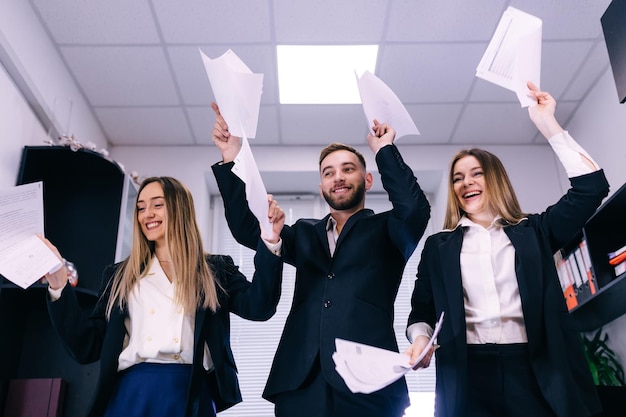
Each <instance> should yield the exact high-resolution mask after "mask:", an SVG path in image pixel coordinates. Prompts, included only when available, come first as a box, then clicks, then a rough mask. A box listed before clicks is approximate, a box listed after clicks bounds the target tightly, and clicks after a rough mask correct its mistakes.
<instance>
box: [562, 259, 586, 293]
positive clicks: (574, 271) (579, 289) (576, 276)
mask: <svg viewBox="0 0 626 417" xmlns="http://www.w3.org/2000/svg"><path fill="white" fill-rule="evenodd" d="M565 264H566V265H567V270H568V272H569V274H570V276H571V277H572V280H573V281H574V287H575V289H576V298H577V299H578V303H579V304H580V303H581V302H583V301H585V300H586V299H587V298H588V297H589V294H588V291H585V282H584V281H583V275H582V274H581V273H580V269H579V268H578V264H577V263H576V257H575V256H574V255H573V254H572V253H570V254H569V255H568V256H567V258H565ZM587 287H588V286H587Z"/></svg>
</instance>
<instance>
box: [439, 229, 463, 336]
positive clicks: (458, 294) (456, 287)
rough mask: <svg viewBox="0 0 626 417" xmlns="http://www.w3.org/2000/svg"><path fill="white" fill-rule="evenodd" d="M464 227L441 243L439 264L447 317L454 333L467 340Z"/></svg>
mask: <svg viewBox="0 0 626 417" xmlns="http://www.w3.org/2000/svg"><path fill="white" fill-rule="evenodd" d="M462 245H463V228H462V227H458V228H457V229H456V230H454V231H453V232H451V233H450V234H449V235H448V237H447V239H445V240H443V241H442V242H441V243H440V244H439V251H438V253H439V266H440V268H441V272H442V277H443V286H444V289H445V293H446V297H447V302H446V307H447V308H448V310H449V311H446V316H447V317H446V319H445V320H449V322H450V324H451V326H452V330H453V332H454V335H455V336H457V337H463V340H465V308H464V300H463V282H462V280H461V262H460V258H461V256H460V255H461V246H462Z"/></svg>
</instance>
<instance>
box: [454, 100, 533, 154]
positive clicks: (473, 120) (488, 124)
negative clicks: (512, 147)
mask: <svg viewBox="0 0 626 417" xmlns="http://www.w3.org/2000/svg"><path fill="white" fill-rule="evenodd" d="M536 133H537V129H536V128H535V125H534V124H533V123H532V122H531V121H530V119H529V117H528V110H527V109H526V108H522V107H520V104H519V102H517V103H512V104H509V103H475V104H468V105H467V106H466V107H465V108H464V110H463V113H462V114H461V117H460V119H459V124H458V127H457V130H456V132H455V133H454V136H453V138H452V143H457V144H460V145H463V146H474V145H484V144H498V145H507V144H528V143H531V142H532V140H533V139H534V137H535V134H536Z"/></svg>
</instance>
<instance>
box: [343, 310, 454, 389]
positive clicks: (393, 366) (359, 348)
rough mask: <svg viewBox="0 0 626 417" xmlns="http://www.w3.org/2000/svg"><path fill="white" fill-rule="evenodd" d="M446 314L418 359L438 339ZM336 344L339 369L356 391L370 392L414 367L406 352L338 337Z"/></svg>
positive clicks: (440, 317)
mask: <svg viewBox="0 0 626 417" xmlns="http://www.w3.org/2000/svg"><path fill="white" fill-rule="evenodd" d="M443 317H444V313H443V312H442V313H441V315H440V316H439V320H438V321H437V324H436V325H435V329H434V331H433V336H432V337H431V338H430V340H429V342H428V344H427V345H426V347H425V348H424V350H423V351H422V354H421V355H420V356H419V358H418V360H417V361H416V362H415V363H418V362H419V361H420V360H422V358H423V357H424V356H425V355H426V353H427V352H428V351H429V349H430V347H431V346H432V345H433V343H434V342H435V340H436V339H437V336H438V335H439V331H440V330H441V325H442V324H443ZM335 347H336V352H335V353H333V361H334V362H335V369H336V370H337V373H339V375H340V376H341V377H342V378H343V380H344V382H345V383H346V385H347V386H348V388H349V389H350V391H352V392H354V393H359V392H360V393H364V394H369V393H372V392H374V391H378V390H380V389H383V388H385V387H386V386H388V385H389V384H391V383H393V382H395V381H397V380H398V379H400V378H402V377H403V376H404V375H405V374H406V373H407V372H409V371H410V370H411V369H413V368H412V366H411V365H410V364H409V359H410V358H409V357H408V356H407V355H405V354H403V353H398V352H393V351H390V350H386V349H381V348H377V347H374V346H368V345H365V344H362V343H357V342H352V341H348V340H343V339H335Z"/></svg>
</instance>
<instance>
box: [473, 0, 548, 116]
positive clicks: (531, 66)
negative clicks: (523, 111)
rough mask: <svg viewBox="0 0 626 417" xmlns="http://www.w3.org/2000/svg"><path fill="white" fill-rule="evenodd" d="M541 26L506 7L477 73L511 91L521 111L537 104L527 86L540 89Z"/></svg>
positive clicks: (523, 14) (540, 22) (540, 23)
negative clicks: (529, 83)
mask: <svg viewBox="0 0 626 417" xmlns="http://www.w3.org/2000/svg"><path fill="white" fill-rule="evenodd" d="M542 25H543V24H542V21H541V19H539V18H537V17H535V16H533V15H530V14H528V13H525V12H522V11H521V10H518V9H515V8H513V7H508V8H507V9H506V10H505V12H504V14H503V15H502V18H501V19H500V23H498V27H497V28H496V31H495V33H494V35H493V37H492V38H491V42H489V46H488V47H487V50H486V51H485V54H484V55H483V57H482V59H481V60H480V63H479V64H478V68H477V69H476V76H477V77H479V78H482V79H484V80H487V81H489V82H492V83H494V84H496V85H499V86H500V87H504V88H507V89H509V90H512V91H514V92H515V94H517V98H518V99H519V102H520V104H521V105H522V107H528V106H534V105H535V104H537V101H536V100H535V99H534V98H533V97H531V96H529V95H528V87H527V85H526V83H527V82H528V81H532V82H533V83H534V84H535V85H536V86H537V87H539V85H540V79H541V37H542V35H541V31H542Z"/></svg>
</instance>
